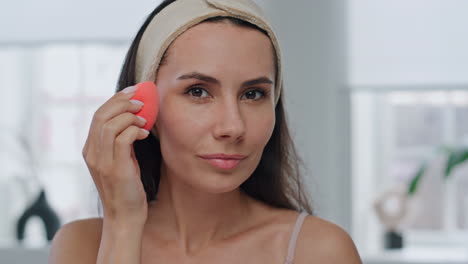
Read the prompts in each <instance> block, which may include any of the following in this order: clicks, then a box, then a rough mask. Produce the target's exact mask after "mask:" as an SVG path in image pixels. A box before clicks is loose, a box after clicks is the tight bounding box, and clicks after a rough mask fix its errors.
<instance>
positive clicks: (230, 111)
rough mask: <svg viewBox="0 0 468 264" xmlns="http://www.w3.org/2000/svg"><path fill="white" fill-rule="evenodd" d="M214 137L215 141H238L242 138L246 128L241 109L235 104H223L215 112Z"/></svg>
mask: <svg viewBox="0 0 468 264" xmlns="http://www.w3.org/2000/svg"><path fill="white" fill-rule="evenodd" d="M215 115H216V120H217V122H216V125H215V128H214V136H215V138H217V139H224V140H231V141H239V140H240V139H242V138H243V136H244V134H245V131H246V127H245V120H244V117H243V116H242V112H241V109H240V107H239V105H238V103H237V102H235V103H228V104H227V103H225V104H223V105H220V107H219V108H218V109H217V110H216V113H215Z"/></svg>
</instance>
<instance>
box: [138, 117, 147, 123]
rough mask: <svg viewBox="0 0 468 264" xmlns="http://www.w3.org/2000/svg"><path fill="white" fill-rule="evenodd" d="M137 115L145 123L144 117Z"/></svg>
mask: <svg viewBox="0 0 468 264" xmlns="http://www.w3.org/2000/svg"><path fill="white" fill-rule="evenodd" d="M137 117H138V119H140V120H143V121H144V122H145V123H146V119H144V118H143V117H141V116H137Z"/></svg>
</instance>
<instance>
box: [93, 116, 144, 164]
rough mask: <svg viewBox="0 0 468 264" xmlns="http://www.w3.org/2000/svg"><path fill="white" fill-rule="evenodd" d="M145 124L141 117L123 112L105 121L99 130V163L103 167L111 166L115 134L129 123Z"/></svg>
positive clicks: (141, 125) (129, 124) (140, 125)
mask: <svg viewBox="0 0 468 264" xmlns="http://www.w3.org/2000/svg"><path fill="white" fill-rule="evenodd" d="M145 124H146V120H145V119H144V118H143V117H139V116H136V115H134V114H132V113H123V114H121V115H119V116H117V117H115V118H113V119H111V120H110V121H108V122H107V123H105V124H104V125H103V127H102V131H101V139H100V141H101V148H100V151H101V154H100V155H99V158H100V163H101V164H102V165H103V166H104V167H105V168H110V167H112V164H113V163H114V144H115V140H116V138H117V136H118V135H120V134H121V133H122V132H123V131H124V130H125V129H127V128H128V127H129V126H131V125H134V126H137V127H143V126H144V125H145Z"/></svg>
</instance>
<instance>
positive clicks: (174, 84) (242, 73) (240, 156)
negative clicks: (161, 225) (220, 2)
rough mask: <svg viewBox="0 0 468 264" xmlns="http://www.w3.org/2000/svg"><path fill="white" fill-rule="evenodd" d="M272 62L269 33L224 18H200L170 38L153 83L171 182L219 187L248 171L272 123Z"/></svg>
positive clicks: (158, 127)
mask: <svg viewBox="0 0 468 264" xmlns="http://www.w3.org/2000/svg"><path fill="white" fill-rule="evenodd" d="M274 61H275V59H274V55H273V47H272V45H271V42H270V39H269V38H268V37H267V36H265V35H264V34H262V33H261V32H260V31H258V30H255V29H250V28H245V27H240V26H236V25H232V24H229V23H212V22H205V23H201V24H199V25H196V26H194V27H192V28H190V29H189V30H187V31H185V32H184V33H183V34H182V35H180V36H179V37H178V38H177V39H176V40H175V41H174V42H173V43H172V44H171V46H170V48H169V50H168V56H167V58H166V61H165V63H164V65H162V66H161V67H160V68H159V71H158V75H157V82H156V85H157V87H158V89H159V93H160V112H159V115H158V120H157V123H156V130H157V133H158V137H159V140H160V143H161V152H162V156H163V164H162V166H163V170H164V171H165V172H167V173H168V176H169V177H170V181H178V182H181V183H183V184H187V185H189V186H191V187H193V188H196V189H198V190H201V191H204V192H209V193H222V192H228V191H232V190H234V189H236V188H237V187H239V186H240V185H241V184H242V183H243V182H244V181H245V180H246V179H247V178H248V177H249V176H250V175H251V174H252V173H253V171H254V170H255V168H256V167H257V165H258V163H259V161H260V158H261V156H262V152H263V149H264V147H265V145H266V144H267V142H268V140H269V139H270V136H271V134H272V132H273V127H274V125H275V112H274V109H275V104H274V87H275V83H274V81H275V65H274ZM218 154H225V155H237V156H221V155H218ZM217 155H218V156H217Z"/></svg>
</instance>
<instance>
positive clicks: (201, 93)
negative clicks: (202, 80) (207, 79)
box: [187, 87, 208, 98]
mask: <svg viewBox="0 0 468 264" xmlns="http://www.w3.org/2000/svg"><path fill="white" fill-rule="evenodd" d="M187 93H188V94H190V95H191V96H193V97H199V98H205V97H207V96H208V92H207V91H206V90H205V89H203V88H200V87H193V88H190V89H189V90H188V91H187Z"/></svg>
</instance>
